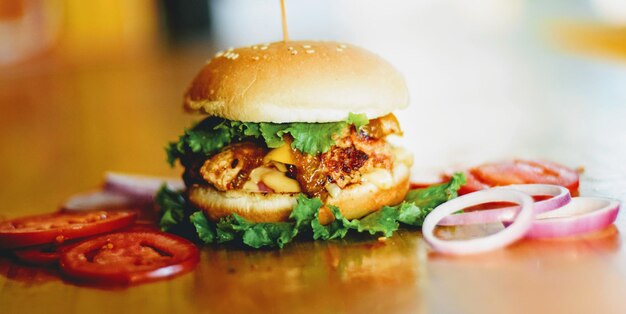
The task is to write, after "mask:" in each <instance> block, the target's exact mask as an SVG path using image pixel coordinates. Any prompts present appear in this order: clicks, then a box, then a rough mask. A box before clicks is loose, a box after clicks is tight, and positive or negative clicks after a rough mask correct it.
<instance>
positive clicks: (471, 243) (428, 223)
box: [422, 189, 535, 255]
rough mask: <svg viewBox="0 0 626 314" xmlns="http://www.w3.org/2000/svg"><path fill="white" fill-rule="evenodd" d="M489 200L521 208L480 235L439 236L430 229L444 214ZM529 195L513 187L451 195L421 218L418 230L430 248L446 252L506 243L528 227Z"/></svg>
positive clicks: (531, 213) (469, 251)
mask: <svg viewBox="0 0 626 314" xmlns="http://www.w3.org/2000/svg"><path fill="white" fill-rule="evenodd" d="M490 202H511V203H516V204H519V205H520V207H521V209H520V211H519V213H518V214H517V216H516V217H515V219H514V220H513V222H512V223H511V224H510V226H508V228H505V229H504V230H502V231H500V232H498V233H494V234H491V235H488V236H486V237H482V238H476V239H469V240H443V239H439V238H437V237H436V236H435V234H434V230H435V227H436V226H437V223H439V221H440V220H442V219H443V218H444V217H446V216H448V215H450V214H452V213H454V212H457V211H459V210H462V209H464V208H467V207H470V206H475V205H479V204H484V203H490ZM533 205H534V203H533V199H532V198H531V197H530V196H529V195H527V194H524V193H522V192H518V191H515V190H513V189H489V190H482V191H478V192H474V193H470V194H466V195H463V196H460V197H458V198H455V199H453V200H451V201H448V202H446V203H443V204H442V205H439V206H438V207H437V208H435V209H434V210H433V211H432V212H431V213H430V214H429V215H428V216H426V220H425V221H424V225H423V226H422V234H423V235H424V239H425V240H426V242H428V243H429V244H430V245H431V246H432V248H433V249H434V250H435V251H437V252H441V253H446V254H459V255H462V254H475V253H481V252H486V251H490V250H494V249H497V248H501V247H504V246H507V245H509V244H511V243H513V242H515V241H517V240H519V239H521V238H522V237H524V235H525V234H526V233H527V232H528V230H529V229H530V227H531V225H532V222H533V218H534V216H535V214H534V211H533Z"/></svg>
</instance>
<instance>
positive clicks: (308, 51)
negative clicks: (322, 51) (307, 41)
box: [306, 49, 315, 54]
mask: <svg viewBox="0 0 626 314" xmlns="http://www.w3.org/2000/svg"><path fill="white" fill-rule="evenodd" d="M314 52H315V50H313V49H307V50H306V53H309V54H310V53H314Z"/></svg>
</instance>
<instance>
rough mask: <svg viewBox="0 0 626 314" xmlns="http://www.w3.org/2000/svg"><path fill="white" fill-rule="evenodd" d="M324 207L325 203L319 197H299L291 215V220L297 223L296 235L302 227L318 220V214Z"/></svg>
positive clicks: (300, 195) (301, 195)
mask: <svg viewBox="0 0 626 314" xmlns="http://www.w3.org/2000/svg"><path fill="white" fill-rule="evenodd" d="M322 205H324V203H322V200H320V199H319V197H315V198H308V197H306V196H305V195H304V194H302V193H300V194H299V195H298V198H297V203H296V206H295V207H294V208H293V210H292V211H291V214H290V215H289V218H290V219H292V220H294V222H295V228H294V232H295V233H296V234H297V233H298V232H299V230H300V229H301V227H303V226H307V225H309V224H311V221H313V219H316V218H317V213H318V212H319V210H320V208H321V207H322ZM294 235H295V234H294Z"/></svg>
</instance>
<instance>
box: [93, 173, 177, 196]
mask: <svg viewBox="0 0 626 314" xmlns="http://www.w3.org/2000/svg"><path fill="white" fill-rule="evenodd" d="M104 182H105V183H104V190H105V191H110V192H114V193H119V194H123V195H127V196H130V197H134V198H141V199H144V200H152V199H153V198H154V195H155V194H156V192H157V191H158V190H159V189H160V188H161V186H162V185H163V184H164V183H165V184H166V185H167V186H168V188H170V189H172V190H182V189H184V188H185V184H184V183H183V181H182V180H180V179H174V178H160V177H152V176H145V175H136V174H124V173H119V172H107V173H106V174H105V176H104Z"/></svg>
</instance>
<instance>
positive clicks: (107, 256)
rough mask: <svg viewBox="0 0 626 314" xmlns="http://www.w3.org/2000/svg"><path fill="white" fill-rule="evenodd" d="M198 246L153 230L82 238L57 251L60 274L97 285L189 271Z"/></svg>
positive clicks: (147, 278) (145, 280)
mask: <svg viewBox="0 0 626 314" xmlns="http://www.w3.org/2000/svg"><path fill="white" fill-rule="evenodd" d="M199 259H200V254H199V251H198V248H197V247H196V245H195V244H193V243H192V242H189V241H188V240H185V239H183V238H180V237H177V236H174V235H171V234H168V233H163V232H155V231H135V232H132V231H131V232H117V233H112V234H107V235H103V236H99V237H96V238H93V239H89V240H85V241H83V242H81V243H79V244H78V245H76V246H73V247H72V248H70V249H68V250H65V251H63V252H61V259H60V265H61V270H62V271H63V273H64V274H65V275H67V276H69V277H71V278H73V279H75V280H78V281H81V282H84V283H89V284H100V285H128V284H135V283H140V282H147V281H153V280H158V279H163V278H168V277H172V276H176V275H179V274H182V273H185V272H188V271H190V270H192V269H193V268H194V267H195V266H196V264H197V263H198V261H199Z"/></svg>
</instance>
